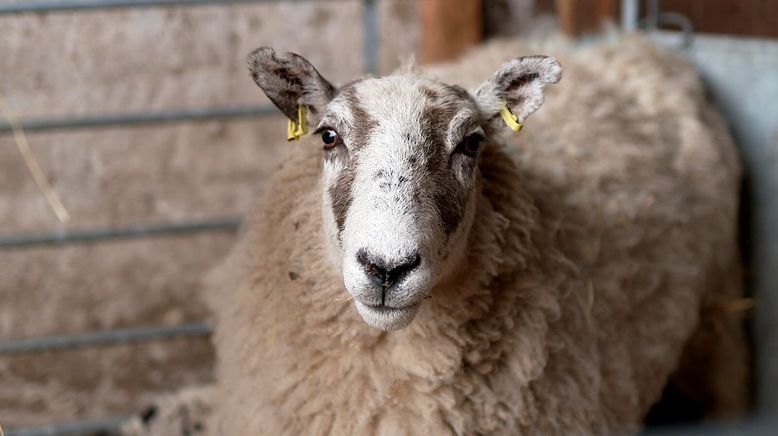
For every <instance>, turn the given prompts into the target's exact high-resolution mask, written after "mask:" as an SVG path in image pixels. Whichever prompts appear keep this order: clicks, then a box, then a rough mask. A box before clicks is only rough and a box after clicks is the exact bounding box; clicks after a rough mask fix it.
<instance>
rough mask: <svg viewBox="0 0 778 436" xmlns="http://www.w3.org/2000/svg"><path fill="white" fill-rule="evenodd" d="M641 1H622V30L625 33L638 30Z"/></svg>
mask: <svg viewBox="0 0 778 436" xmlns="http://www.w3.org/2000/svg"><path fill="white" fill-rule="evenodd" d="M639 10H640V0H621V28H622V29H623V30H624V31H625V32H634V31H636V30H638V20H639V17H640V12H639Z"/></svg>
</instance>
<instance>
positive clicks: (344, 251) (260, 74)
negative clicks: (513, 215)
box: [249, 49, 560, 330]
mask: <svg viewBox="0 0 778 436" xmlns="http://www.w3.org/2000/svg"><path fill="white" fill-rule="evenodd" d="M249 64H250V69H251V71H252V73H253V74H254V79H255V80H256V81H257V83H258V84H259V85H260V86H261V87H262V89H263V90H264V91H265V93H266V94H267V95H268V97H270V98H271V100H273V101H274V103H276V105H277V106H278V107H279V108H281V109H282V111H284V113H286V114H287V116H289V117H290V118H295V117H296V113H297V106H298V105H300V104H302V105H306V106H307V107H309V109H310V111H311V114H312V115H313V116H315V117H316V118H317V119H318V126H317V129H316V135H319V136H320V137H321V144H322V149H323V151H322V159H323V176H322V177H323V183H322V187H323V192H322V199H323V202H322V204H323V209H322V213H323V223H324V227H325V228H324V231H325V234H326V235H327V239H328V244H329V248H330V252H331V254H332V255H333V256H332V257H333V260H334V262H335V263H336V266H337V267H339V268H340V271H342V276H343V282H344V284H345V288H346V289H347V290H348V292H349V293H350V294H351V295H352V296H353V298H354V303H355V305H356V308H357V310H358V312H359V314H360V315H361V316H362V318H363V319H364V320H365V322H366V323H367V324H369V325H370V326H372V327H375V328H378V329H381V330H396V329H400V328H403V327H405V326H407V325H408V324H409V323H410V322H411V321H412V320H413V318H414V317H415V315H416V313H417V312H418V310H419V307H420V305H421V304H423V302H424V300H425V299H426V298H427V297H428V296H430V295H431V292H432V289H433V288H434V287H435V285H436V284H437V283H438V282H440V281H441V280H442V279H444V278H445V277H446V276H448V275H449V274H451V273H452V271H453V270H455V269H456V268H459V267H462V266H463V265H462V260H463V257H464V253H465V249H466V245H467V240H468V235H469V232H470V228H471V226H472V223H473V219H474V216H475V214H476V207H475V204H476V198H477V195H478V187H479V171H478V159H479V150H480V146H481V144H482V142H483V141H484V140H486V138H487V134H488V133H490V132H492V131H494V128H495V126H499V125H500V121H499V112H500V109H502V106H503V104H504V103H507V104H508V107H510V108H511V109H513V110H514V111H515V112H516V115H517V116H518V117H519V121H523V119H524V118H525V117H526V116H527V115H529V113H531V112H532V111H534V110H535V109H536V108H537V107H538V106H539V105H540V102H542V85H543V84H544V83H549V82H555V81H556V80H558V78H559V71H560V69H559V65H558V63H557V62H556V61H555V60H553V59H551V58H545V57H534V58H524V59H519V60H514V61H511V62H509V63H506V64H505V65H503V67H502V68H501V69H500V70H499V71H498V72H497V73H496V74H495V76H494V77H492V78H491V79H489V80H487V81H486V82H485V83H484V84H483V85H482V86H481V88H479V90H478V91H477V92H476V93H475V94H474V95H471V94H470V93H468V92H467V91H466V90H464V89H463V88H460V87H458V86H451V85H446V84H442V83H439V82H436V81H434V80H431V79H428V78H423V77H421V76H418V75H398V76H389V77H383V78H368V79H363V80H357V81H353V82H350V83H349V84H347V85H344V86H343V87H342V88H340V89H339V90H338V89H335V87H333V86H332V85H330V84H329V83H328V82H327V81H326V80H324V79H323V78H322V77H321V76H320V75H319V73H318V72H317V71H316V70H315V69H314V68H313V67H312V66H310V64H308V63H307V61H305V60H304V59H302V58H301V57H299V56H297V55H294V54H291V53H287V54H285V55H283V56H276V55H275V53H274V52H273V51H272V50H271V49H259V50H257V51H256V52H254V53H253V54H252V55H251V56H250V57H249ZM439 298H446V297H445V295H440V296H439Z"/></svg>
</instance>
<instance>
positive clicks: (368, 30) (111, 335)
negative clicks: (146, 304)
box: [0, 0, 378, 436]
mask: <svg viewBox="0 0 778 436" xmlns="http://www.w3.org/2000/svg"><path fill="white" fill-rule="evenodd" d="M278 1H289V2H310V1H313V0H134V1H127V0H41V1H34V0H33V1H29V0H26V1H16V2H10V3H8V2H5V3H0V16H2V15H12V14H31V13H51V12H60V13H66V12H87V11H96V10H105V9H117V8H148V7H165V6H228V5H233V4H249V3H272V2H278ZM320 1H321V0H320ZM330 1H347V0H330ZM361 3H362V5H363V14H362V22H363V24H362V27H363V49H362V52H363V58H364V71H365V72H367V73H376V72H377V70H378V33H377V25H378V12H377V5H376V0H361ZM278 113H279V112H278V111H277V110H276V109H275V108H273V107H269V106H232V107H204V108H182V109H177V110H165V111H152V112H147V111H144V112H132V113H114V114H94V115H89V116H79V117H69V116H63V117H46V118H32V119H22V120H20V122H19V124H20V126H21V128H22V129H24V130H25V131H27V132H31V133H32V132H43V131H56V130H67V129H95V128H102V127H116V126H122V127H133V126H143V125H152V124H162V123H180V122H191V121H205V120H217V119H237V118H253V117H264V116H269V115H276V114H278ZM10 133H12V128H11V125H9V124H8V123H6V122H0V135H3V134H10ZM240 222H241V220H240V218H237V217H227V218H218V219H211V220H200V221H191V222H183V223H165V224H140V225H134V226H128V227H120V228H97V229H84V230H62V231H54V232H43V233H36V234H17V235H6V236H0V249H2V250H12V249H21V248H25V247H30V246H40V245H60V244H73V243H81V244H83V243H99V242H102V241H107V240H111V239H124V238H148V237H154V236H164V235H175V234H185V233H195V232H214V231H229V232H232V231H235V230H237V229H238V228H239V226H240ZM211 331H212V328H211V327H210V326H209V325H208V324H207V323H201V322H195V323H189V324H183V325H177V326H143V327H136V328H128V329H121V330H112V331H101V332H85V333H82V334H73V335H53V336H45V337H37V338H22V339H15V340H7V341H3V342H0V356H4V355H14V354H20V353H36V352H42V351H52V350H63V349H72V348H80V347H97V346H110V345H114V344H120V343H137V342H145V341H156V340H165V339H171V338H177V337H203V336H207V335H210V333H211ZM127 419H128V417H108V418H104V419H98V420H88V421H78V422H71V423H62V424H55V425H50V426H43V427H27V428H16V429H14V428H5V434H6V435H7V436H44V435H48V436H51V435H82V434H92V433H95V432H102V433H101V434H112V433H113V432H115V431H117V429H118V428H119V426H120V425H121V424H122V423H123V422H125V421H126V420H127Z"/></svg>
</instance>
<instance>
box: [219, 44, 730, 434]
mask: <svg viewBox="0 0 778 436" xmlns="http://www.w3.org/2000/svg"><path fill="white" fill-rule="evenodd" d="M509 48H510V49H512V50H513V49H515V51H513V53H520V52H522V51H523V50H520V47H517V46H516V44H515V43H497V44H493V45H491V46H490V47H487V48H486V49H482V50H480V51H478V52H477V53H472V54H471V55H470V56H469V57H468V59H466V60H463V61H461V62H458V63H454V64H452V65H448V66H444V67H440V68H436V69H434V70H432V71H431V72H423V71H420V70H419V69H418V68H406V69H403V70H401V71H398V72H397V73H395V74H393V75H390V76H385V77H380V78H373V77H364V78H359V79H356V80H354V81H352V82H349V83H347V84H345V85H343V86H340V87H335V86H334V85H332V84H330V82H328V81H327V80H326V79H325V78H324V77H323V76H322V75H321V74H320V73H319V72H318V71H317V70H316V69H315V68H314V67H313V66H312V65H311V64H310V63H308V62H307V61H306V60H305V59H304V58H302V57H300V56H298V55H296V54H292V53H285V54H280V53H276V52H275V51H273V50H272V49H269V48H261V49H258V50H257V51H255V52H254V53H252V54H251V55H250V56H249V68H250V71H251V74H252V77H253V78H254V80H255V82H256V83H257V84H258V85H259V87H260V88H261V89H262V90H263V91H264V93H265V94H266V95H267V96H268V97H269V98H270V99H271V100H272V101H273V102H274V103H275V104H276V106H278V108H279V109H280V110H281V111H282V112H283V113H284V114H286V115H287V116H288V117H289V118H290V119H292V120H298V114H299V108H300V106H303V107H305V108H307V110H308V112H309V115H310V116H309V121H310V122H311V127H312V130H313V129H315V132H314V134H313V135H310V136H309V137H306V138H303V139H302V140H301V141H300V142H299V143H294V144H292V145H290V146H289V147H288V155H287V157H286V158H285V160H284V163H283V164H282V165H281V166H280V168H279V169H278V171H277V172H276V174H275V175H274V176H273V178H272V179H271V181H270V182H269V184H268V186H267V187H266V188H265V191H266V192H265V195H264V198H263V200H262V202H261V204H260V206H259V207H258V208H257V210H256V211H254V212H253V213H252V214H251V217H250V218H249V220H248V224H247V225H246V226H245V231H244V233H243V234H242V235H241V238H240V242H239V243H238V244H237V246H236V248H235V249H234V251H233V253H232V254H231V256H230V259H229V260H228V261H227V262H226V263H225V266H224V267H223V269H222V270H221V271H220V272H217V273H216V274H215V275H214V277H219V278H220V280H221V281H220V283H219V284H218V285H217V286H216V287H215V288H213V289H211V290H210V291H209V294H208V298H209V299H210V300H211V303H212V305H213V307H214V309H215V313H216V318H217V329H216V333H215V336H214V344H215V346H216V349H217V356H218V357H217V360H218V362H217V384H218V386H217V392H216V394H214V398H213V402H214V414H213V416H212V420H211V421H210V422H209V425H208V428H209V429H211V430H212V431H214V434H220V435H248V434H272V435H278V434H306V435H317V434H338V435H340V434H366V435H367V434H369V435H400V434H435V435H445V434H456V435H473V434H610V433H621V432H628V433H631V432H637V431H639V429H640V428H641V422H642V420H643V419H644V417H645V416H646V414H647V413H648V411H649V409H650V408H651V406H652V405H653V404H654V403H655V402H656V401H657V400H658V399H659V397H660V394H661V392H662V389H663V387H664V386H665V384H666V383H667V381H668V379H669V377H670V376H671V374H672V373H673V372H674V371H675V370H676V368H678V366H679V362H680V360H681V357H682V355H683V351H684V347H685V346H686V344H687V342H688V341H689V340H690V338H692V337H693V335H694V332H695V329H697V327H698V325H700V317H701V313H703V312H705V311H706V309H709V308H711V307H714V306H715V305H716V304H719V303H721V301H725V300H726V299H728V298H733V297H735V296H737V295H738V294H739V293H740V292H741V283H740V266H739V260H738V253H737V245H736V227H737V203H738V197H737V192H738V180H739V176H740V168H739V163H738V160H737V157H736V153H735V150H734V146H733V144H732V141H731V139H730V137H729V135H728V133H727V131H726V127H725V125H724V123H723V122H722V119H721V117H720V116H719V114H718V113H717V112H716V111H715V110H714V109H713V108H711V107H710V105H708V104H706V103H705V96H704V89H703V87H702V85H701V83H700V81H699V78H698V76H697V75H696V73H695V72H694V70H693V68H692V67H691V66H690V65H689V64H688V63H686V62H685V61H683V60H681V59H680V58H678V57H677V56H675V55H672V54H670V53H667V52H665V51H663V50H660V49H658V48H656V47H654V46H652V45H650V44H648V43H646V42H643V41H640V40H628V41H626V42H624V43H621V44H617V45H615V46H607V45H606V46H600V47H595V48H591V49H588V50H586V51H585V52H584V53H583V54H581V55H573V54H564V53H563V55H562V56H560V58H561V59H562V62H561V63H560V62H559V61H557V60H556V59H555V58H551V57H545V56H530V57H520V58H513V59H512V60H509V61H507V62H505V63H503V64H502V66H499V67H498V68H497V71H496V72H495V73H493V74H491V75H489V74H488V73H485V69H486V68H487V67H491V68H494V67H495V66H497V65H499V63H498V62H495V59H496V57H504V55H505V50H506V49H509ZM561 65H564V66H565V79H564V80H562V81H561V82H560V83H559V84H558V85H555V86H547V85H551V84H554V83H556V82H557V81H559V80H560V78H561V74H562V67H561ZM476 73H478V74H476ZM476 76H479V77H480V79H481V80H484V81H483V82H482V83H481V85H480V86H477V87H474V88H471V89H475V91H473V92H468V91H466V90H465V88H463V87H461V86H460V85H466V86H468V87H472V86H473V85H474V83H471V82H470V81H471V80H472V79H473V78H474V77H476ZM455 83H456V84H457V85H455ZM546 93H547V95H546ZM544 100H548V103H546V106H545V107H544V109H543V110H541V111H539V112H538V113H537V115H536V116H533V117H532V118H531V119H530V118H528V117H529V116H530V115H531V114H532V113H533V112H535V111H536V110H537V109H538V108H539V107H540V106H541V104H542V103H543V102H544ZM506 109H507V111H509V112H506ZM512 116H515V118H511V117H512ZM298 121H299V120H298ZM525 122H526V124H527V127H526V129H524V130H522V131H521V132H520V134H519V135H514V134H513V133H512V132H511V130H510V129H509V128H508V126H507V125H512V126H514V127H515V128H518V125H523V124H525ZM506 124H507V125H506ZM708 312H709V311H708ZM708 312H705V313H708ZM724 324H726V325H727V326H729V327H732V326H733V325H734V326H735V327H733V329H734V330H732V329H730V333H727V334H730V337H734V338H736V339H737V338H738V337H739V336H738V335H739V332H738V331H737V325H736V322H733V321H731V319H727V320H726V321H725V322H724ZM727 343H729V344H730V345H731V347H730V348H728V349H726V350H720V351H719V350H716V351H713V352H714V353H731V354H730V357H731V359H732V361H733V362H739V361H740V360H738V359H739V358H740V356H741V354H742V348H739V347H740V345H739V342H738V341H737V340H732V341H728V342H727ZM708 352H711V351H710V349H708ZM722 355H723V354H717V355H716V356H714V358H716V359H721V356H722ZM725 366H726V365H725ZM743 368H744V366H743V365H737V364H733V365H729V367H727V368H725V369H724V372H725V373H726V374H724V376H726V377H727V378H728V379H729V380H734V381H744V380H745V372H744V369H743ZM702 372H704V371H702ZM715 376H721V373H719V374H716V375H715ZM712 377H714V376H712ZM744 385H745V383H740V384H738V383H733V384H732V386H733V387H732V389H733V391H734V392H732V393H731V397H733V398H737V396H738V395H739V394H742V389H743V388H742V386H744ZM724 396H726V394H724ZM733 401H734V402H735V403H737V400H733Z"/></svg>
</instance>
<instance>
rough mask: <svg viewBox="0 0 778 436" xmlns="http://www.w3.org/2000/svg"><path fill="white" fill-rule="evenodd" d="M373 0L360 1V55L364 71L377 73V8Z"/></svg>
mask: <svg viewBox="0 0 778 436" xmlns="http://www.w3.org/2000/svg"><path fill="white" fill-rule="evenodd" d="M377 9H378V8H377V6H376V2H375V0H363V1H362V31H363V35H362V55H363V56H364V64H365V65H364V69H365V72H366V73H369V74H378V10H377Z"/></svg>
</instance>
